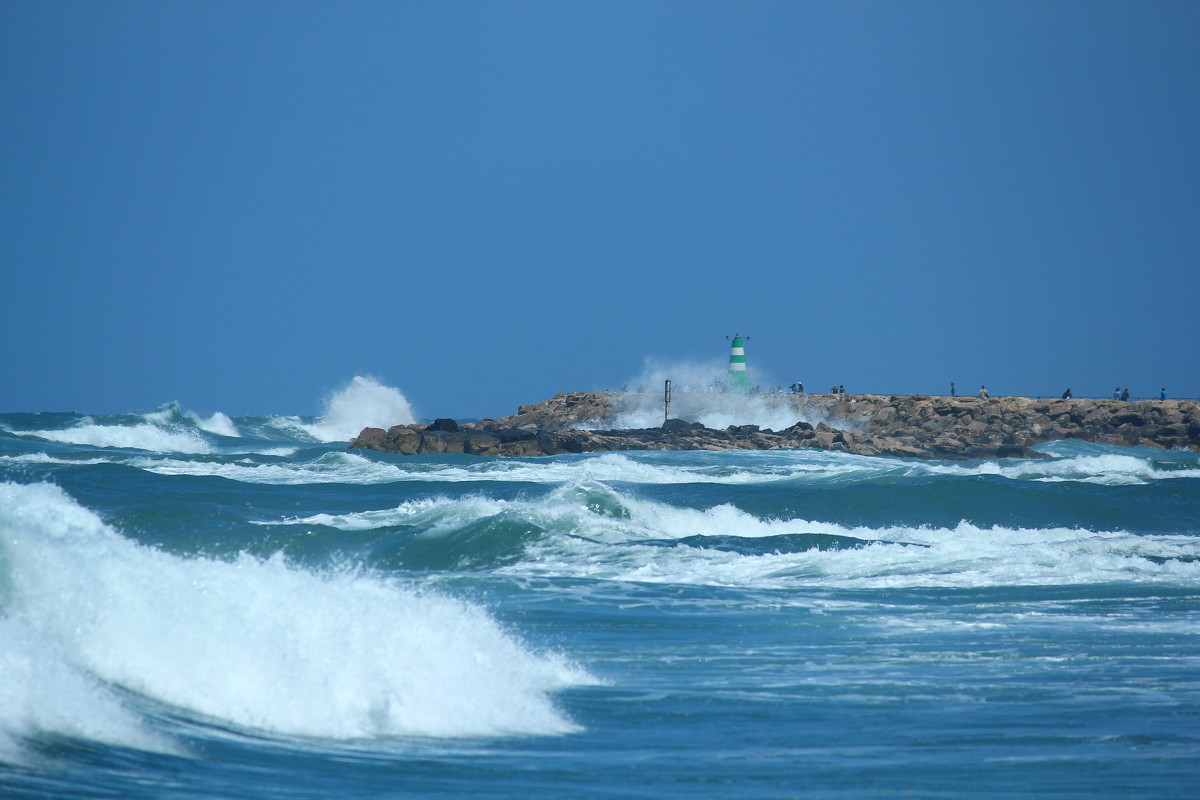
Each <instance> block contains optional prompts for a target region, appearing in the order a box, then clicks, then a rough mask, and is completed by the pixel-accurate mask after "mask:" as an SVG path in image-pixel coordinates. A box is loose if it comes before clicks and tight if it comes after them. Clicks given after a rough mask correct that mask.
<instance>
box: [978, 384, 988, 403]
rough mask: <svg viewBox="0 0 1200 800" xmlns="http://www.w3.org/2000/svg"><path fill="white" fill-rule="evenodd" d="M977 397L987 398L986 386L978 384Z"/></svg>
mask: <svg viewBox="0 0 1200 800" xmlns="http://www.w3.org/2000/svg"><path fill="white" fill-rule="evenodd" d="M979 399H980V400H987V399H988V393H987V387H986V386H980V387H979Z"/></svg>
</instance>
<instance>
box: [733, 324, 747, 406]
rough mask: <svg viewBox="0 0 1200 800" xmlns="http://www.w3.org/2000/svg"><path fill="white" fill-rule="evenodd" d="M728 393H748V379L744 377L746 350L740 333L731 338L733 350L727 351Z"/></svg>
mask: <svg viewBox="0 0 1200 800" xmlns="http://www.w3.org/2000/svg"><path fill="white" fill-rule="evenodd" d="M729 391H731V392H734V393H735V394H749V393H750V379H749V378H748V377H747V376H746V348H745V345H744V344H743V342H742V335H741V334H740V333H737V334H734V336H733V349H731V350H730V351H729Z"/></svg>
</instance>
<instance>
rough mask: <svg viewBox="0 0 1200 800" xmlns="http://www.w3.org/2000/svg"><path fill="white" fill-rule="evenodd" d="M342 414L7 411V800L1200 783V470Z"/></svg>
mask: <svg viewBox="0 0 1200 800" xmlns="http://www.w3.org/2000/svg"><path fill="white" fill-rule="evenodd" d="M323 422H327V421H322V420H305V419H298V418H294V417H262V418H229V417H226V416H224V415H214V416H213V417H208V418H205V417H200V416H197V415H194V414H190V413H188V412H186V411H185V410H182V409H180V408H179V407H177V406H168V407H164V408H163V409H160V410H159V411H157V412H153V413H150V414H128V415H122V416H112V417H100V416H96V417H85V416H81V415H77V414H7V415H0V795H3V796H5V797H22V798H24V797H30V798H32V797H105V798H108V797H111V798H117V797H120V798H151V797H154V798H159V797H188V798H191V797H194V798H262V797H275V798H382V797H410V796H411V797H423V796H464V797H468V796H479V797H522V798H529V797H567V796H570V797H585V798H586V797H597V798H599V797H645V798H657V797H680V796H687V797H802V798H862V797H930V798H974V797H980V798H1026V797H1034V796H1036V797H1056V798H1109V797H1111V798H1117V797H1120V798H1128V797H1136V798H1187V797H1195V796H1196V789H1195V786H1196V778H1195V775H1196V770H1197V763H1198V758H1200V456H1198V455H1197V454H1190V453H1172V452H1162V451H1155V450H1149V449H1128V448H1115V447H1107V446H1099V445H1088V444H1083V443H1058V444H1052V445H1047V446H1045V447H1043V448H1041V449H1043V450H1044V451H1045V453H1047V454H1048V455H1050V456H1051V457H1050V458H1046V459H1037V460H1002V461H965V462H928V461H917V460H901V459H888V458H865V457H857V456H849V455H845V454H837V453H820V452H815V451H814V452H809V451H774V452H753V453H750V452H724V453H701V452H691V453H617V454H614V453H609V454H591V455H580V456H564V457H552V458H541V459H519V460H498V459H482V458H475V457H466V456H439V457H400V456H389V455H384V454H377V453H365V452H361V451H355V452H347V451H346V450H345V445H346V442H345V437H344V436H342V438H340V439H339V438H338V436H339V435H340V434H339V433H337V432H336V431H333V430H332V429H331V428H330V427H329V426H327V425H326V426H324V427H322V423H323ZM327 438H328V439H334V440H333V441H323V440H324V439H327Z"/></svg>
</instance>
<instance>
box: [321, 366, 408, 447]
mask: <svg viewBox="0 0 1200 800" xmlns="http://www.w3.org/2000/svg"><path fill="white" fill-rule="evenodd" d="M415 421H416V416H415V415H414V414H413V410H412V406H411V405H409V402H408V400H407V398H405V397H404V395H403V394H402V393H401V392H400V390H399V389H394V388H392V387H391V386H384V385H383V384H382V383H379V381H377V380H375V379H374V378H371V377H363V376H361V375H359V376H355V378H354V380H352V381H350V383H348V384H347V385H346V386H344V387H343V388H341V389H339V390H338V391H337V392H335V393H334V394H333V396H332V397H330V398H329V400H328V401H327V402H326V403H325V409H324V411H323V412H322V414H321V419H320V421H319V422H317V423H316V424H315V425H304V426H302V427H303V428H304V430H306V431H307V432H308V433H309V434H310V435H312V436H313V437H314V438H316V439H317V440H318V441H322V442H337V441H342V440H346V439H353V438H354V437H355V436H357V435H358V434H359V432H360V431H361V430H362V429H363V428H367V427H376V428H390V427H391V426H393V425H407V424H409V423H411V422H415Z"/></svg>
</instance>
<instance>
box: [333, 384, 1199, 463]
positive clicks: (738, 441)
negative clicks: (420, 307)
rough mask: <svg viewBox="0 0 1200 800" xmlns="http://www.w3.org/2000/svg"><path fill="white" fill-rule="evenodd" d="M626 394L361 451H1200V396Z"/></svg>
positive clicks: (1025, 454)
mask: <svg viewBox="0 0 1200 800" xmlns="http://www.w3.org/2000/svg"><path fill="white" fill-rule="evenodd" d="M639 399H641V400H644V399H645V398H644V397H641V398H635V397H630V396H629V395H626V394H619V393H615V392H571V393H565V394H557V395H555V396H554V397H552V398H550V399H548V400H543V401H541V402H540V403H535V404H532V405H523V406H520V407H519V408H518V410H517V413H516V414H513V415H510V416H507V417H502V418H500V419H495V420H493V419H485V420H481V421H479V422H475V423H465V424H462V425H459V424H458V423H457V422H455V421H454V420H452V419H439V420H436V421H435V422H434V423H432V424H429V425H424V424H411V425H395V426H393V427H391V428H389V429H387V430H384V429H383V428H364V429H363V431H362V432H361V433H359V435H358V436H357V437H355V438H354V439H353V440H352V441H351V443H350V449H366V450H377V451H381V452H386V453H398V454H403V455H424V454H436V453H465V454H471V455H480V456H504V457H530V456H546V455H560V454H565V453H590V452H605V451H618V450H734V449H740V450H778V449H793V448H812V449H818V450H829V451H838V452H846V453H854V454H858V455H869V456H877V455H886V456H902V457H907V458H933V459H967V458H1040V457H1045V456H1044V454H1042V453H1039V452H1038V451H1035V450H1030V449H1029V448H1031V447H1032V446H1034V445H1037V444H1042V443H1044V442H1050V441H1058V440H1071V439H1074V440H1078V441H1087V442H1097V443H1101V444H1114V445H1122V446H1137V445H1141V446H1147V447H1156V448H1162V449H1179V450H1190V451H1195V452H1200V401H1196V400H1139V401H1122V400H1106V399H1065V400H1064V399H1052V400H1051V399H1046V400H1042V399H1037V400H1035V399H1032V398H1028V397H993V398H988V399H979V398H974V397H945V396H929V395H832V394H830V395H810V394H804V395H801V394H788V395H762V396H758V397H757V398H756V399H758V400H761V401H763V402H766V403H768V404H772V405H774V406H775V407H776V408H775V410H776V411H783V412H785V413H786V412H789V411H790V412H794V413H795V418H796V419H797V420H804V419H810V420H811V419H816V420H821V421H819V422H817V424H816V425H813V424H811V423H809V422H804V421H797V422H796V423H795V424H793V425H791V426H789V427H786V428H783V429H781V430H770V429H766V428H760V427H759V426H757V425H731V426H729V427H727V428H723V429H715V428H706V427H705V426H704V425H702V424H701V423H699V422H688V421H685V420H683V419H668V420H667V421H666V422H665V423H664V424H662V425H661V426H656V427H649V428H615V427H613V426H614V425H615V424H616V420H618V419H619V418H620V417H621V415H622V413H624V412H626V411H628V410H629V409H630V408H631V406H632V404H634V403H635V402H636V401H637V400H639Z"/></svg>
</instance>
